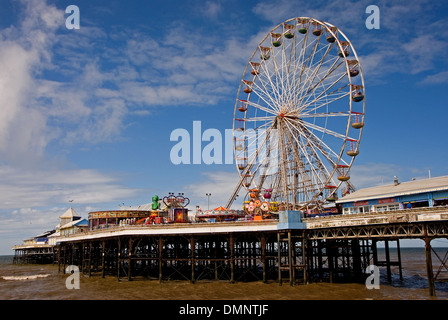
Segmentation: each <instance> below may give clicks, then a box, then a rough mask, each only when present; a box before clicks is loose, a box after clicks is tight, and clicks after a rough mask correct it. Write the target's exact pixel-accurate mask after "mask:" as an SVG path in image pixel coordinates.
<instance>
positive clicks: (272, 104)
mask: <svg viewBox="0 0 448 320" xmlns="http://www.w3.org/2000/svg"><path fill="white" fill-rule="evenodd" d="M260 83H261V86H260V85H258V83H257V82H254V85H253V87H252V90H253V91H252V93H253V94H256V95H257V96H258V97H259V98H260V99H261V100H263V102H264V103H265V104H266V105H267V106H268V107H263V106H261V105H260V104H258V103H254V102H250V101H248V104H249V105H253V106H254V107H256V108H258V109H262V108H263V110H264V111H266V112H269V113H272V114H274V113H275V111H278V110H279V106H278V102H277V101H276V100H274V99H273V97H272V96H270V95H269V94H268V89H267V88H266V87H265V85H264V83H263V82H262V81H260Z"/></svg>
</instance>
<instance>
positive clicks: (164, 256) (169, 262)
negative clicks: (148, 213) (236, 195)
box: [58, 230, 373, 285]
mask: <svg viewBox="0 0 448 320" xmlns="http://www.w3.org/2000/svg"><path fill="white" fill-rule="evenodd" d="M371 245H372V243H371V242H370V241H365V240H361V241H358V240H356V239H351V240H331V241H327V240H307V238H306V234H305V232H304V230H285V231H264V232H238V233H225V234H204V235H197V234H195V235H169V236H166V235H165V236H148V235H144V236H130V235H127V236H119V237H111V238H106V239H91V240H82V241H74V242H64V243H62V244H61V245H60V248H59V251H58V254H59V259H58V261H59V271H61V269H62V271H65V269H66V266H67V265H77V266H79V268H80V271H81V272H83V273H84V274H85V275H88V276H92V275H101V276H102V277H104V276H106V275H112V276H116V277H117V279H118V280H123V279H126V280H135V279H153V280H158V281H160V282H163V281H169V280H188V281H191V282H195V281H200V280H226V281H230V282H236V281H260V280H261V281H263V282H267V281H277V282H278V283H279V284H282V283H284V282H287V283H289V284H291V285H294V284H296V283H308V282H310V281H313V280H314V281H316V280H327V279H329V280H330V281H337V280H347V279H355V278H356V279H358V280H362V279H365V276H364V271H363V270H365V268H366V267H367V266H368V265H369V261H370V260H371V259H372V257H373V249H372V248H371Z"/></svg>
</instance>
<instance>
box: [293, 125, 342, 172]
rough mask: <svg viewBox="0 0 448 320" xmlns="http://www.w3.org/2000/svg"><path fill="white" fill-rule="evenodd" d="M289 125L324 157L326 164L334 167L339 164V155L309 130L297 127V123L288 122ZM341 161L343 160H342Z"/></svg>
mask: <svg viewBox="0 0 448 320" xmlns="http://www.w3.org/2000/svg"><path fill="white" fill-rule="evenodd" d="M289 123H290V124H291V125H293V126H295V127H296V128H297V129H298V130H299V131H300V132H301V134H302V136H303V138H305V139H306V140H307V143H309V144H312V145H315V146H316V147H317V149H319V150H320V152H321V153H322V155H324V156H325V158H326V159H327V161H328V162H330V163H331V164H332V165H333V166H336V165H337V163H338V162H339V155H338V154H336V152H334V151H333V150H332V149H331V148H330V147H329V146H328V145H327V144H325V142H323V141H322V140H321V139H319V138H318V137H317V136H316V135H315V134H314V133H313V132H312V131H311V130H309V129H308V128H306V127H304V126H299V125H298V124H297V123H294V122H289ZM342 161H343V160H342Z"/></svg>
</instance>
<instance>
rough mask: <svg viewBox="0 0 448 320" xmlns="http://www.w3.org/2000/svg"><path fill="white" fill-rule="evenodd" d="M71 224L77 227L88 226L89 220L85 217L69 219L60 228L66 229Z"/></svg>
mask: <svg viewBox="0 0 448 320" xmlns="http://www.w3.org/2000/svg"><path fill="white" fill-rule="evenodd" d="M73 226H78V227H82V226H84V227H87V226H89V222H88V221H87V219H81V220H75V221H71V222H69V223H67V224H64V225H63V226H62V227H61V229H67V228H70V227H73Z"/></svg>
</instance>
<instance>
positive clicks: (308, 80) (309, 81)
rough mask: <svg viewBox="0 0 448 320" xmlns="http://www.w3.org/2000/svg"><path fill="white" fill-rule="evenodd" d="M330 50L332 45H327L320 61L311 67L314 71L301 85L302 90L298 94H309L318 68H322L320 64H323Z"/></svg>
mask: <svg viewBox="0 0 448 320" xmlns="http://www.w3.org/2000/svg"><path fill="white" fill-rule="evenodd" d="M331 48H332V45H327V47H326V52H325V53H324V55H323V56H322V57H321V58H320V60H318V61H317V62H316V64H315V65H312V66H311V67H312V68H313V69H314V71H313V72H312V73H311V74H310V75H309V77H307V78H306V79H305V81H304V83H303V89H302V90H301V91H299V93H301V92H305V93H308V92H310V87H311V85H312V84H313V82H314V80H315V79H316V76H317V75H318V74H319V71H320V68H321V67H322V64H323V63H324V61H325V58H326V57H327V55H328V53H329V52H330V49H331ZM314 56H315V55H314ZM314 56H313V61H314ZM306 84H308V85H307V86H306Z"/></svg>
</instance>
